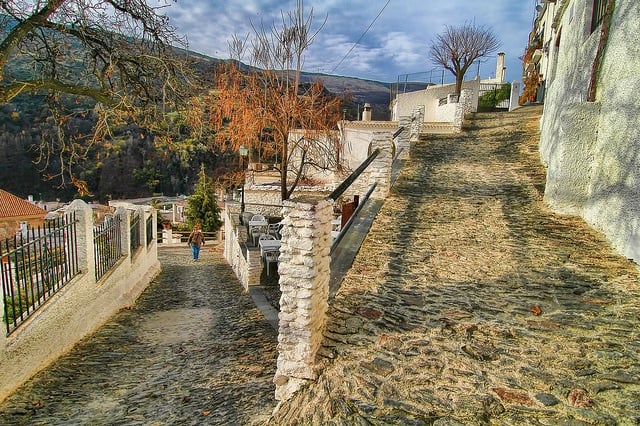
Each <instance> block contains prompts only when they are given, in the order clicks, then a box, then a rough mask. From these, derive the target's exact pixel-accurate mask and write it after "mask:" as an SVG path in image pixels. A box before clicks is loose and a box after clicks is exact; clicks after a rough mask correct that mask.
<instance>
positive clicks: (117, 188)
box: [0, 50, 389, 202]
mask: <svg viewBox="0 0 640 426" xmlns="http://www.w3.org/2000/svg"><path fill="white" fill-rule="evenodd" d="M177 53H178V54H180V55H186V56H188V57H189V59H190V60H191V67H192V71H194V72H195V73H196V74H198V75H199V76H200V77H199V78H200V81H201V87H202V88H203V90H206V87H211V85H213V70H214V68H215V66H216V65H218V64H219V63H220V62H222V60H221V59H217V58H211V57H207V56H204V55H200V54H197V53H194V52H189V51H184V50H177ZM17 63H20V62H19V61H18V62H17ZM8 67H9V66H8ZM9 72H10V73H12V74H14V75H16V74H18V73H20V72H21V70H20V69H19V67H14V68H12V69H10V70H9ZM316 80H321V81H322V82H323V84H324V85H325V86H326V88H327V89H328V91H330V92H331V93H334V94H335V95H337V96H343V95H344V94H345V93H348V94H350V95H351V101H349V102H346V103H345V105H344V109H345V110H346V112H345V117H346V118H347V119H349V120H355V119H357V117H358V112H359V111H361V110H362V105H363V104H364V103H365V102H369V103H370V104H371V105H372V109H373V118H374V119H377V120H386V119H388V118H389V109H388V104H389V85H388V84H387V83H381V82H375V81H369V80H363V79H358V78H352V77H340V76H330V75H326V74H314V73H304V74H303V78H302V82H303V83H308V82H311V81H316ZM92 106H93V104H90V105H88V106H87V105H84V107H85V108H87V109H88V110H90V109H91V108H92ZM73 107H74V106H73V105H70V108H69V109H73ZM48 115H49V114H48V110H47V106H46V103H45V101H44V97H43V96H39V95H21V96H18V97H17V98H15V99H13V100H12V102H11V103H9V104H4V105H0V154H3V155H0V187H1V188H3V189H5V190H7V191H9V192H12V193H14V194H16V195H18V196H20V197H25V198H26V197H27V196H28V195H34V196H35V197H36V198H42V199H55V198H60V199H62V200H68V199H71V198H73V197H74V194H75V189H74V188H73V187H71V186H68V185H67V186H65V187H60V180H59V178H56V177H55V176H53V179H49V180H45V179H44V176H45V175H47V174H48V173H51V172H52V171H53V172H55V170H54V168H50V169H49V170H43V166H44V163H41V164H35V162H36V160H37V158H38V155H39V144H40V142H41V141H42V140H43V135H51V134H52V129H53V128H52V126H51V122H50V120H49V119H48ZM71 120H72V121H73V123H74V126H75V128H77V129H83V132H85V134H86V132H87V131H88V130H89V129H90V128H91V126H92V123H93V121H94V120H95V117H94V116H93V115H92V114H76V115H75V116H73V117H72V119H71ZM185 137H187V138H188V137H189V136H188V135H185ZM229 158H230V155H228V153H222V152H212V151H211V150H210V149H209V148H208V147H207V143H206V140H194V141H192V142H190V143H189V144H188V146H185V147H183V148H181V149H180V150H179V151H178V152H172V151H170V150H167V149H165V148H163V147H158V146H157V143H156V140H155V135H153V134H150V133H149V132H146V131H145V130H144V129H140V128H137V127H135V126H131V125H129V126H124V127H122V128H120V129H119V130H118V132H117V133H116V134H114V135H113V140H112V141H110V142H109V144H107V145H106V146H104V147H102V146H95V147H94V148H93V149H92V150H91V151H90V152H89V157H88V158H87V160H86V161H83V162H82V164H78V165H77V166H76V167H77V168H78V170H77V172H76V173H77V176H78V177H80V178H81V179H84V180H86V181H87V182H88V185H89V190H90V192H91V193H92V197H90V199H92V200H96V201H102V202H104V201H107V200H108V199H112V198H135V197H145V196H150V195H152V194H154V193H163V194H165V195H175V194H185V193H189V192H190V191H191V188H192V186H193V184H194V183H195V181H196V179H197V176H196V175H197V171H198V170H199V168H200V165H204V166H205V169H206V170H207V173H208V174H209V175H211V176H219V175H221V174H222V173H224V172H225V171H226V170H227V169H228V167H230V166H229V164H227V162H228V161H230V160H229ZM50 165H53V166H55V163H51V164H50Z"/></svg>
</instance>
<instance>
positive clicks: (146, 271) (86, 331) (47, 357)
mask: <svg viewBox="0 0 640 426" xmlns="http://www.w3.org/2000/svg"><path fill="white" fill-rule="evenodd" d="M130 210H137V211H138V212H139V215H140V219H141V220H140V239H141V243H142V244H141V246H140V247H139V248H138V249H137V250H136V251H135V253H131V251H130V246H131V245H130V244H129V225H130V215H129V211H130ZM69 211H75V212H76V218H77V220H78V221H79V222H78V224H77V238H78V264H79V267H80V270H81V274H80V275H79V276H78V277H76V278H75V279H73V280H72V281H71V282H69V283H67V284H66V285H65V286H64V287H63V288H62V289H61V290H60V291H59V292H58V293H57V294H55V295H54V296H53V297H52V298H51V299H50V300H48V301H47V302H46V303H45V305H44V306H42V307H41V308H40V309H38V310H37V311H36V312H35V313H34V314H33V315H32V316H31V317H30V318H29V319H28V320H27V321H25V323H24V324H22V325H21V326H20V327H19V328H18V329H17V330H16V331H15V332H13V333H12V334H11V335H10V336H6V335H5V334H4V333H2V336H0V401H1V400H3V399H5V398H6V397H7V396H8V395H9V394H10V393H11V392H12V391H13V390H15V389H16V388H17V387H18V386H20V385H21V384H22V383H24V382H25V381H26V380H28V379H29V378H30V377H31V376H32V375H34V374H35V373H37V372H38V371H39V370H41V369H43V368H45V367H46V366H47V365H49V364H50V363H51V362H53V361H54V360H55V359H57V358H58V357H59V356H61V355H63V354H64V353H65V352H68V351H69V350H70V349H71V348H72V347H73V346H74V345H75V344H76V343H77V342H79V341H80V340H81V339H82V338H84V337H85V336H87V335H90V334H91V333H93V332H94V331H95V330H97V329H98V328H99V327H100V326H101V325H102V324H104V323H105V322H106V321H107V320H108V319H109V318H110V317H111V316H112V315H113V314H115V313H116V312H118V311H119V310H120V309H122V308H124V307H126V306H129V305H131V304H133V303H134V302H135V300H136V299H137V298H138V296H139V295H140V293H142V291H143V290H144V289H145V288H146V287H147V285H148V284H149V282H150V281H151V279H152V278H153V277H154V276H155V275H157V274H158V273H159V272H160V263H159V262H158V257H157V244H156V235H155V233H156V231H153V232H154V236H153V238H152V239H151V243H150V244H149V245H148V246H147V245H146V241H147V239H146V226H145V223H146V219H147V218H148V217H149V216H152V217H153V229H154V230H155V229H156V223H157V222H156V212H155V210H154V209H151V208H144V207H140V206H133V205H131V206H129V207H128V208H125V207H124V206H120V207H119V208H118V209H117V210H116V214H117V215H121V216H122V218H123V221H122V228H121V230H122V241H121V248H122V252H123V253H124V254H125V255H124V256H122V258H121V259H120V260H119V261H118V263H117V264H116V265H115V266H114V267H113V268H111V270H110V271H109V272H108V273H107V274H106V275H105V276H104V277H102V278H101V279H100V280H99V281H96V279H95V273H94V265H95V259H94V250H93V226H94V224H93V213H92V211H91V208H90V207H89V206H88V205H87V204H86V203H84V202H83V201H81V200H76V201H74V202H73V203H72V204H71V206H70V207H69ZM0 300H1V298H0ZM0 307H2V306H1V305H0Z"/></svg>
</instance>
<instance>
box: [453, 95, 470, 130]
mask: <svg viewBox="0 0 640 426" xmlns="http://www.w3.org/2000/svg"><path fill="white" fill-rule="evenodd" d="M471 97H472V91H471V90H469V89H462V91H461V92H460V98H459V99H458V105H456V112H455V117H454V118H453V129H454V130H455V131H456V132H460V131H462V125H463V124H464V115H465V113H466V112H469V111H470V110H471V108H470V104H471Z"/></svg>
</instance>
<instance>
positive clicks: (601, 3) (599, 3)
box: [591, 0, 607, 32]
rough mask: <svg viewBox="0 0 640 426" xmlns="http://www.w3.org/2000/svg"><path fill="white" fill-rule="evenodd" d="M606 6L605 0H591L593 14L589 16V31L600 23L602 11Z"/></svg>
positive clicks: (602, 15)
mask: <svg viewBox="0 0 640 426" xmlns="http://www.w3.org/2000/svg"><path fill="white" fill-rule="evenodd" d="M606 8H607V0H593V15H592V16H591V32H594V31H595V29H596V28H598V26H599V25H600V24H601V23H602V19H603V18H604V11H605V9H606Z"/></svg>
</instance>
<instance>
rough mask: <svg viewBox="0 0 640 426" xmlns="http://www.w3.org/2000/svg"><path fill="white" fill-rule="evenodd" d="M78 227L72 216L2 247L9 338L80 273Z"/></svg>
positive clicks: (0, 267)
mask: <svg viewBox="0 0 640 426" xmlns="http://www.w3.org/2000/svg"><path fill="white" fill-rule="evenodd" d="M76 223H77V221H76V217H75V213H71V214H68V215H65V216H63V217H60V218H56V219H54V220H50V221H47V222H46V223H45V225H43V226H41V227H37V228H34V229H28V230H26V231H23V232H20V233H18V234H17V235H16V236H15V237H13V238H12V239H6V240H5V241H4V244H0V259H1V262H0V281H1V282H2V296H3V299H4V313H3V315H4V321H5V323H6V326H7V335H8V334H11V333H12V332H13V331H15V329H16V328H17V327H18V326H19V325H20V324H22V323H23V322H24V321H25V320H26V319H27V318H29V317H30V316H31V315H32V314H33V313H34V312H35V311H36V310H37V309H38V308H40V306H42V305H43V304H44V303H45V302H46V301H47V300H48V299H50V298H51V297H52V296H53V295H54V294H55V293H57V292H58V291H59V290H60V289H61V288H62V287H63V286H64V285H65V284H66V283H68V282H69V281H71V279H72V278H74V277H75V276H76V275H77V274H79V273H80V270H79V266H78V241H77V232H76Z"/></svg>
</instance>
